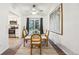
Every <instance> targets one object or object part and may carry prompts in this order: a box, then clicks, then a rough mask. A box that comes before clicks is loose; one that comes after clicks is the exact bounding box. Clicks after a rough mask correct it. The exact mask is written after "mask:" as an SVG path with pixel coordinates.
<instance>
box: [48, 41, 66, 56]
mask: <svg viewBox="0 0 79 59" xmlns="http://www.w3.org/2000/svg"><path fill="white" fill-rule="evenodd" d="M49 42H50V44H51V45H52V46H53V47H54V49H55V50H56V52H57V53H58V54H59V55H66V54H65V53H64V52H63V51H62V50H61V49H60V48H59V47H58V46H57V45H56V44H54V42H53V41H51V40H49Z"/></svg>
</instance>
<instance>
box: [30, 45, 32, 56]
mask: <svg viewBox="0 0 79 59" xmlns="http://www.w3.org/2000/svg"><path fill="white" fill-rule="evenodd" d="M30 54H31V55H32V45H31V52H30Z"/></svg>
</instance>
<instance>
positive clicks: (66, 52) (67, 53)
mask: <svg viewBox="0 0 79 59" xmlns="http://www.w3.org/2000/svg"><path fill="white" fill-rule="evenodd" d="M51 41H52V40H51ZM53 42H54V44H56V45H57V46H58V47H59V48H60V49H61V50H62V51H63V52H64V53H65V54H66V55H78V54H76V53H74V52H73V51H71V50H70V49H68V48H67V47H66V46H64V45H62V44H59V43H57V42H55V41H53Z"/></svg>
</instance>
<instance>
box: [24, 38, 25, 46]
mask: <svg viewBox="0 0 79 59" xmlns="http://www.w3.org/2000/svg"><path fill="white" fill-rule="evenodd" d="M24 47H25V39H24Z"/></svg>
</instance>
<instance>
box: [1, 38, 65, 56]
mask: <svg viewBox="0 0 79 59" xmlns="http://www.w3.org/2000/svg"><path fill="white" fill-rule="evenodd" d="M12 40H13V39H12ZM12 40H11V42H10V43H9V44H11V45H10V48H9V49H7V50H6V51H5V52H3V53H2V54H1V55H30V46H27V45H28V44H29V43H27V44H26V46H25V47H23V44H21V45H17V44H16V45H15V47H14V45H13V44H12V43H14V40H15V39H14V40H13V42H12ZM16 42H17V40H16ZM16 42H15V43H16ZM12 47H13V48H12ZM33 55H40V54H39V49H36V48H35V49H33ZM42 55H66V54H65V53H64V52H63V51H62V50H61V49H60V48H58V47H57V46H56V45H55V44H54V43H53V42H52V41H51V40H49V43H48V47H42Z"/></svg>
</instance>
